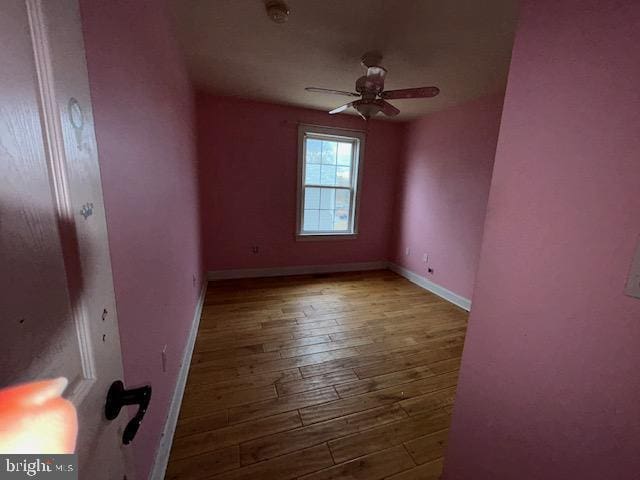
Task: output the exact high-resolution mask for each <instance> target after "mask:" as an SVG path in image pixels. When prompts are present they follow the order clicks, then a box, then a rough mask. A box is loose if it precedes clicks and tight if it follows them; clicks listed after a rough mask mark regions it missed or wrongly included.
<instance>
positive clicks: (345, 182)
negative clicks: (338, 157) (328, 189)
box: [336, 167, 351, 187]
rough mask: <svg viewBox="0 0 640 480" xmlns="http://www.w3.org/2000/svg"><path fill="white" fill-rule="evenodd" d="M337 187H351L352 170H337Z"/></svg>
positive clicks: (348, 168) (343, 168)
mask: <svg viewBox="0 0 640 480" xmlns="http://www.w3.org/2000/svg"><path fill="white" fill-rule="evenodd" d="M336 185H339V186H341V187H350V186H351V168H350V167H338V168H337V170H336Z"/></svg>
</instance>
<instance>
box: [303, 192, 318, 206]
mask: <svg viewBox="0 0 640 480" xmlns="http://www.w3.org/2000/svg"><path fill="white" fill-rule="evenodd" d="M304 208H305V210H306V209H313V208H320V189H319V188H310V187H307V188H305V189H304Z"/></svg>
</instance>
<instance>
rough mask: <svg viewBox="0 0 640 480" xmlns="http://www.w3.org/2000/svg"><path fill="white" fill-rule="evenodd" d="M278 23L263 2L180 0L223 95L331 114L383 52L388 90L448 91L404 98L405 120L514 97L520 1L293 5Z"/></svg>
mask: <svg viewBox="0 0 640 480" xmlns="http://www.w3.org/2000/svg"><path fill="white" fill-rule="evenodd" d="M287 4H288V5H289V8H290V9H291V15H290V16H289V20H288V22H286V23H284V24H277V23H274V22H273V21H271V20H270V19H269V18H268V17H267V15H266V13H265V7H264V1H263V0H174V1H173V3H172V9H173V14H174V17H175V20H176V25H177V31H178V35H179V38H180V42H181V44H182V46H183V49H184V52H185V55H186V58H187V63H188V67H189V71H190V75H191V76H192V79H193V81H194V83H195V84H196V85H197V86H198V87H199V88H202V89H205V90H208V91H211V92H212V93H216V94H221V95H233V96H239V97H244V98H250V99H256V100H264V101H270V102H276V103H283V104H288V105H298V106H304V107H310V108H315V109H322V110H330V109H332V108H335V107H337V106H339V105H341V104H343V103H347V102H348V101H349V99H348V98H347V97H342V96H338V95H327V94H317V93H309V92H306V91H305V90H304V87H306V86H316V87H325V88H334V89H340V90H349V91H353V90H354V86H355V81H356V79H357V78H358V77H359V76H360V75H362V74H363V70H362V68H361V66H360V62H359V60H360V57H361V55H362V54H363V53H364V52H366V51H369V50H378V51H380V52H382V54H383V56H384V58H383V60H382V65H383V66H384V67H385V68H387V70H388V73H387V78H386V82H385V88H386V89H387V90H391V89H396V88H410V87H419V86H430V85H435V86H438V87H439V88H440V90H441V93H440V95H438V96H437V97H435V98H432V99H417V100H394V101H392V103H393V104H394V105H395V106H396V107H398V108H399V109H400V110H401V114H400V115H399V116H398V117H396V118H399V119H401V120H406V119H410V118H415V117H418V116H421V115H424V114H427V113H430V112H434V111H437V110H441V109H443V108H446V107H449V106H453V105H456V104H459V103H462V102H464V101H467V100H470V99H473V98H477V97H479V96H482V95H486V94H490V93H494V92H499V91H502V90H504V87H505V83H506V77H507V71H508V67H509V60H510V56H511V47H512V43H513V33H514V29H515V23H516V21H515V19H516V11H517V6H516V0H489V1H478V0H440V1H434V0H288V1H287Z"/></svg>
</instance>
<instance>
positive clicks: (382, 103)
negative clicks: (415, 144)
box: [305, 52, 440, 120]
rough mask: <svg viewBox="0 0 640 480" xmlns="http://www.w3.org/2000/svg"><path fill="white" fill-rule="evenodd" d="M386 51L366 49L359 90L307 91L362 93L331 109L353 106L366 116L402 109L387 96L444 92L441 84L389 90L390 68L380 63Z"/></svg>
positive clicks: (392, 113)
mask: <svg viewBox="0 0 640 480" xmlns="http://www.w3.org/2000/svg"><path fill="white" fill-rule="evenodd" d="M381 61H382V55H381V54H380V53H379V52H367V53H365V54H364V55H363V56H362V58H361V60H360V62H361V64H362V66H363V67H364V68H365V69H366V72H367V73H366V74H365V75H363V76H362V77H360V78H358V80H356V92H358V93H355V92H345V91H342V90H332V89H328V88H319V87H306V88H305V90H306V91H307V92H315V93H333V94H336V95H345V96H347V97H361V98H360V99H358V100H354V101H352V102H349V103H347V104H345V105H342V106H341V107H338V108H335V109H333V110H331V111H330V112H329V113H330V114H332V115H333V114H335V113H340V112H344V111H345V110H346V109H348V108H350V107H353V108H354V109H355V110H356V111H357V112H358V113H359V114H360V116H361V117H362V118H364V119H365V120H367V119H369V118H371V117H373V116H374V115H376V114H377V113H379V112H382V113H384V114H385V115H387V116H390V117H393V116H395V115H398V114H399V113H400V110H398V109H397V108H396V107H394V106H393V105H391V104H390V103H389V102H387V100H400V99H407V98H430V97H435V96H436V95H438V93H440V89H439V88H438V87H419V88H404V89H402V90H385V89H384V77H385V75H386V74H387V70H386V69H385V68H384V67H382V66H380V62H381Z"/></svg>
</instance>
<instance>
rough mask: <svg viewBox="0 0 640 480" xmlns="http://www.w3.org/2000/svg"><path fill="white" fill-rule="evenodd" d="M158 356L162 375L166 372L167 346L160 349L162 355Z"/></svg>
mask: <svg viewBox="0 0 640 480" xmlns="http://www.w3.org/2000/svg"><path fill="white" fill-rule="evenodd" d="M160 355H161V358H162V373H166V371H167V344H166V343H165V345H164V347H162V353H161V354H160Z"/></svg>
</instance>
